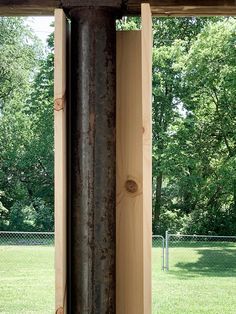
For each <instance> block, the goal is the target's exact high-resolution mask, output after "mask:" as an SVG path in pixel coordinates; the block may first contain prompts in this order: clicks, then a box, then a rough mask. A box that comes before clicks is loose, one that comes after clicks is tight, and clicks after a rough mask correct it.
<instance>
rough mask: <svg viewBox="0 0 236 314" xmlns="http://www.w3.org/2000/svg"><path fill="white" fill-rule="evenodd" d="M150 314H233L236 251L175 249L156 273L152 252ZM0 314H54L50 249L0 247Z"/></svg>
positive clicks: (157, 257)
mask: <svg viewBox="0 0 236 314" xmlns="http://www.w3.org/2000/svg"><path fill="white" fill-rule="evenodd" d="M152 264H153V314H235V313H236V246H235V244H234V245H233V244H227V243H223V244H219V245H217V246H213V247H212V245H211V246H209V245H208V244H206V243H198V245H191V244H188V245H187V244H186V243H185V244H184V243H182V244H180V243H178V246H175V247H172V248H170V270H169V271H168V272H166V271H165V272H163V271H162V270H161V248H159V247H155V248H153V263H152ZM0 313H2V314H5V313H9V314H19V313H24V314H30V313H34V314H50V313H54V248H53V247H52V246H38V245H35V246H7V245H5V246H0Z"/></svg>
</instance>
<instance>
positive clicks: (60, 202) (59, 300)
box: [54, 9, 67, 314]
mask: <svg viewBox="0 0 236 314" xmlns="http://www.w3.org/2000/svg"><path fill="white" fill-rule="evenodd" d="M54 46H55V60H54V130H55V131H54V143H55V144H54V149H55V153H54V173H55V174H54V175H55V193H54V195H55V196H54V197H55V308H56V313H57V314H65V313H66V238H67V235H66V224H67V199H66V181H67V179H66V176H67V175H66V150H67V147H66V97H65V94H66V17H65V14H64V12H63V10H61V9H56V10H55V45H54Z"/></svg>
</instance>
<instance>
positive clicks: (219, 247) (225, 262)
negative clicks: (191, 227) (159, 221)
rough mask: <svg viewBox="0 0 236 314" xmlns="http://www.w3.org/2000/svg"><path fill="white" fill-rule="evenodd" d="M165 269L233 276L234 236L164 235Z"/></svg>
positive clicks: (235, 273) (234, 258)
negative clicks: (229, 274) (227, 273)
mask: <svg viewBox="0 0 236 314" xmlns="http://www.w3.org/2000/svg"><path fill="white" fill-rule="evenodd" d="M165 240H166V256H165V268H166V270H173V269H178V270H179V271H181V270H182V271H188V272H189V273H193V272H195V273H199V274H200V273H204V272H207V273H212V274H214V273H219V272H220V273H223V272H225V273H226V272H230V273H231V275H236V236H209V235H181V234H169V233H168V232H167V233H166V239H165Z"/></svg>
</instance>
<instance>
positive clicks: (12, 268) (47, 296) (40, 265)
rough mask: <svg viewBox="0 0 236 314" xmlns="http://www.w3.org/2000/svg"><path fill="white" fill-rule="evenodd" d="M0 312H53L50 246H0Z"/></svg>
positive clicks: (51, 253) (51, 255) (51, 251)
mask: <svg viewBox="0 0 236 314" xmlns="http://www.w3.org/2000/svg"><path fill="white" fill-rule="evenodd" d="M0 313H2V314H5V313H11V314H18V313H24V314H29V313H35V314H36V313H37V314H50V313H54V248H53V247H52V246H0Z"/></svg>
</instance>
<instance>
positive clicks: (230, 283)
mask: <svg viewBox="0 0 236 314" xmlns="http://www.w3.org/2000/svg"><path fill="white" fill-rule="evenodd" d="M160 260H161V249H160V248H153V314H156V313H158V314H235V313H236V245H235V244H233V243H232V244H228V243H219V244H210V246H209V243H208V244H206V243H194V244H191V243H189V244H187V243H182V244H181V243H178V246H174V247H171V248H170V259H169V261H170V270H169V271H168V272H163V271H161V262H160Z"/></svg>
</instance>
